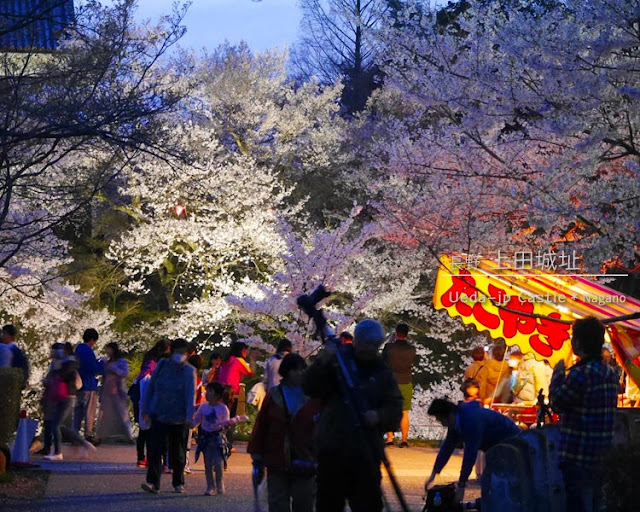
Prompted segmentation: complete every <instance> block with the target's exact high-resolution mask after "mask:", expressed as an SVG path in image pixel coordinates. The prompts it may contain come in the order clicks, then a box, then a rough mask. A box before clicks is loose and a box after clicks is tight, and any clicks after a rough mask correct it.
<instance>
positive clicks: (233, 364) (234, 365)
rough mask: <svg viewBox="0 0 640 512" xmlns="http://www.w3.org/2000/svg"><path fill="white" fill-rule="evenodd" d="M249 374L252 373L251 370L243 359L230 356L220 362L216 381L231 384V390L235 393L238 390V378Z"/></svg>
mask: <svg viewBox="0 0 640 512" xmlns="http://www.w3.org/2000/svg"><path fill="white" fill-rule="evenodd" d="M251 375H253V372H252V371H251V368H250V367H249V364H248V363H247V362H246V361H245V360H244V359H241V358H238V357H236V356H231V357H230V358H229V360H228V361H227V362H226V363H222V366H221V367H220V373H219V374H218V382H219V383H220V384H223V385H229V386H231V387H232V388H233V392H234V393H235V394H236V395H237V394H238V393H239V392H240V380H241V379H242V377H243V376H251Z"/></svg>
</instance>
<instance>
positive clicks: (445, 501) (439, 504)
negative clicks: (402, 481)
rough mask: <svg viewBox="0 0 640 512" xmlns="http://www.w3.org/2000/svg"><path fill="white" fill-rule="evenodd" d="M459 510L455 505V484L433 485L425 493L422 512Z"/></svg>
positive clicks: (457, 505) (457, 504)
mask: <svg viewBox="0 0 640 512" xmlns="http://www.w3.org/2000/svg"><path fill="white" fill-rule="evenodd" d="M458 510H461V507H460V504H459V503H456V484H447V485H434V486H433V487H432V488H431V489H429V490H428V491H427V502H426V503H425V504H424V508H423V509H422V512H453V511H458Z"/></svg>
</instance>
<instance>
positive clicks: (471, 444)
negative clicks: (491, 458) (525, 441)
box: [425, 398, 520, 501]
mask: <svg viewBox="0 0 640 512" xmlns="http://www.w3.org/2000/svg"><path fill="white" fill-rule="evenodd" d="M427 413H428V414H429V415H431V416H435V418H436V419H437V420H438V421H439V422H440V423H441V424H442V425H443V426H445V427H447V437H446V438H445V440H444V443H443V444H442V446H441V447H440V451H439V452H438V456H437V457H436V462H435V464H434V466H433V471H432V472H431V476H430V477H429V479H428V480H427V482H426V484H425V489H428V488H429V486H430V485H431V484H432V483H433V481H434V480H435V478H436V475H438V474H439V473H440V472H441V471H442V470H443V469H444V467H445V466H446V465H447V462H449V459H450V458H451V454H452V453H453V450H455V449H456V447H457V446H458V445H459V444H460V443H463V444H464V456H463V459H462V469H461V470H460V479H459V480H458V485H457V488H456V498H457V500H458V501H460V500H461V499H462V497H463V496H464V488H465V486H466V484H467V480H468V479H469V475H470V474H471V469H472V468H473V464H474V463H475V461H476V458H477V456H478V450H482V451H485V452H486V451H487V450H488V449H489V448H491V447H492V446H495V445H496V444H498V443H501V442H502V441H504V440H506V439H509V438H510V437H514V436H517V435H518V433H519V432H520V429H519V428H518V426H517V425H516V424H515V423H514V422H513V421H512V420H511V419H510V418H507V417H506V416H503V415H502V414H500V413H499V412H496V411H494V410H492V409H485V408H484V407H482V404H480V402H479V401H478V400H473V401H471V402H466V403H464V402H460V403H459V404H458V405H456V404H454V403H452V402H449V401H448V400H442V399H440V398H438V399H436V400H434V401H433V402H432V403H431V405H430V406H429V410H428V411H427Z"/></svg>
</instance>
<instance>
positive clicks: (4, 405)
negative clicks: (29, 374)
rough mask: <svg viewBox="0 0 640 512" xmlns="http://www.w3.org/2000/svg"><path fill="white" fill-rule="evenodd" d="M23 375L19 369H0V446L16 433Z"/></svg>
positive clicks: (5, 443)
mask: <svg viewBox="0 0 640 512" xmlns="http://www.w3.org/2000/svg"><path fill="white" fill-rule="evenodd" d="M23 378H24V375H23V373H22V370H20V369H19V368H0V389H1V390H2V393H0V446H2V445H8V444H9V441H10V440H11V437H12V436H13V434H14V433H15V431H16V427H17V421H18V415H19V413H20V395H21V393H22V382H23Z"/></svg>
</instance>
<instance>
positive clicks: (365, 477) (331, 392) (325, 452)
mask: <svg viewBox="0 0 640 512" xmlns="http://www.w3.org/2000/svg"><path fill="white" fill-rule="evenodd" d="M384 338H385V333H384V330H383V328H382V326H381V325H380V324H379V323H378V322H376V321H374V320H363V321H362V322H360V323H359V324H358V325H357V326H356V328H355V331H354V342H353V345H352V346H350V345H341V346H340V347H337V346H336V345H333V344H330V345H327V347H326V348H325V349H324V350H323V351H321V352H320V354H318V357H317V358H316V359H315V361H314V362H313V364H312V365H311V366H310V367H309V368H308V369H307V370H306V372H305V374H304V379H303V388H304V391H305V394H307V395H308V396H310V397H312V398H319V399H322V400H323V401H324V403H325V406H324V408H323V410H322V412H321V414H320V419H319V422H318V425H317V429H316V445H317V450H318V479H317V485H318V494H317V504H316V505H317V511H318V512H334V511H336V512H338V511H342V510H344V506H345V501H346V500H348V501H349V506H350V507H351V510H352V511H353V512H377V511H380V510H382V491H381V489H380V481H381V475H380V462H381V454H382V453H383V452H382V451H383V450H384V446H383V437H382V436H383V434H384V433H385V432H389V431H395V430H396V429H397V428H398V425H399V422H400V418H401V417H402V395H401V394H400V390H399V389H398V385H397V383H396V381H395V379H394V378H393V374H392V372H391V370H390V369H389V367H388V366H387V365H385V364H384V362H383V361H382V359H381V358H380V356H379V354H378V350H379V348H380V345H381V344H382V342H383V341H384ZM337 350H339V351H340V354H341V355H342V356H343V358H344V361H345V366H346V370H347V371H348V373H349V375H350V377H351V379H353V382H354V386H355V389H356V393H357V395H358V397H359V398H358V402H359V404H358V405H359V407H360V409H361V410H362V411H363V414H362V417H363V423H364V424H363V425H360V424H359V420H358V417H357V415H356V413H355V411H354V409H353V407H351V404H350V403H349V402H348V401H345V397H344V396H343V393H342V391H341V386H340V381H339V379H340V378H341V377H340V376H339V373H338V372H339V370H338V369H337V368H336V355H335V354H336V351H337Z"/></svg>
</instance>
